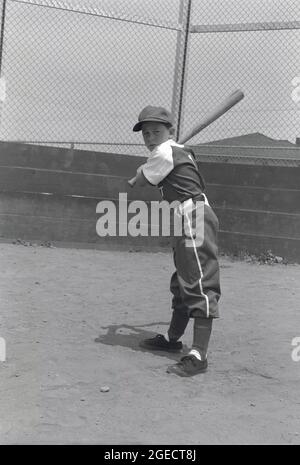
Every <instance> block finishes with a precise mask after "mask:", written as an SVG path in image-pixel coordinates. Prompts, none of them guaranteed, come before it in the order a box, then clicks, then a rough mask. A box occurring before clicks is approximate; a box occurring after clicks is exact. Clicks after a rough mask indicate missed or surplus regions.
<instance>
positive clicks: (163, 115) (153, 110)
mask: <svg viewBox="0 0 300 465" xmlns="http://www.w3.org/2000/svg"><path fill="white" fill-rule="evenodd" d="M138 119H139V122H138V123H136V124H135V125H134V126H133V131H134V132H138V131H140V130H141V129H142V124H143V123H146V122H151V123H152V122H153V123H163V124H167V125H168V126H173V124H174V120H173V116H172V114H171V113H170V112H169V111H168V110H166V109H165V108H163V107H152V106H150V105H149V106H147V107H145V108H144V109H143V110H142V111H141V113H140V114H139V118H138Z"/></svg>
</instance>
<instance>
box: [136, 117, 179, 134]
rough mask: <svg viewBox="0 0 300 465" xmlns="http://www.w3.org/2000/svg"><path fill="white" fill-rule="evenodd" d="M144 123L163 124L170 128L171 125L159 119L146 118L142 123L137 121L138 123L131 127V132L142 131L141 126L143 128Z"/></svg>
mask: <svg viewBox="0 0 300 465" xmlns="http://www.w3.org/2000/svg"><path fill="white" fill-rule="evenodd" d="M144 123H162V124H165V125H166V126H172V124H171V123H169V122H166V120H164V119H160V118H146V119H143V120H142V121H139V122H138V123H136V124H135V125H134V126H133V131H134V132H138V131H141V130H142V126H143V124H144Z"/></svg>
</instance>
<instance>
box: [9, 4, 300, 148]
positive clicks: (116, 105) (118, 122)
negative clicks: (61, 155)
mask: <svg viewBox="0 0 300 465" xmlns="http://www.w3.org/2000/svg"><path fill="white" fill-rule="evenodd" d="M1 3H2V10H1V13H2V14H1V35H0V111H1V113H0V117H1V119H0V140H4V141H21V142H26V143H32V144H46V145H58V146H70V145H71V146H72V147H74V146H76V147H79V148H81V149H93V150H99V151H112V152H119V153H129V154H145V153H146V152H145V150H144V147H143V141H142V138H141V136H140V134H134V133H133V132H132V126H133V124H134V123H135V121H136V118H137V115H138V113H139V112H140V110H141V109H142V108H143V107H144V106H145V105H148V104H153V105H162V106H166V107H168V108H170V109H171V110H172V111H173V113H174V115H175V119H176V135H177V137H179V136H180V135H182V134H184V133H186V132H187V131H188V130H189V129H190V128H191V127H192V126H193V125H194V124H195V122H196V121H198V120H200V119H201V118H202V117H203V116H205V114H206V113H207V112H209V111H210V110H211V109H212V108H214V106H215V105H216V104H218V102H219V101H220V100H223V99H224V97H225V96H226V95H227V94H229V93H231V92H232V91H234V90H236V89H238V88H241V89H242V90H243V91H244V93H245V99H244V100H243V102H242V103H240V104H239V105H237V106H236V107H234V108H233V109H232V110H231V111H230V112H228V113H227V114H226V115H224V116H223V117H222V118H220V119H219V120H218V121H216V122H215V123H213V124H212V125H211V126H209V127H208V128H206V129H205V130H204V131H203V132H202V133H200V134H199V135H197V136H195V137H194V138H193V140H192V141H191V143H193V144H199V143H206V142H212V141H215V142H217V143H218V144H220V143H222V142H223V143H224V144H225V145H226V146H228V145H229V146H230V145H232V146H234V145H238V144H240V143H241V144H243V145H249V139H247V141H246V142H243V136H246V137H248V136H249V135H252V139H251V142H250V145H252V143H253V144H255V143H256V142H255V135H257V138H258V139H259V144H260V145H263V146H265V147H268V146H270V149H271V148H274V144H273V140H274V139H275V140H281V141H287V142H284V146H285V147H286V146H287V145H290V146H291V147H295V141H296V138H299V132H300V129H299V121H300V55H299V45H300V4H299V2H298V1H297V0H285V1H283V0H273V1H272V2H269V1H266V0H260V1H258V0H253V1H252V2H251V3H247V4H245V3H242V2H241V1H240V0H229V1H227V2H223V3H221V4H219V3H218V4H217V3H216V2H215V1H212V0H205V1H203V0H202V1H200V0H144V1H143V2H137V1H132V0H131V1H129V0H121V1H120V0H119V1H116V0H102V1H101V0H85V1H83V0H77V1H76V0H2V2H1ZM218 141H221V142H218ZM241 141H242V142H241ZM278 146H280V142H279V143H278Z"/></svg>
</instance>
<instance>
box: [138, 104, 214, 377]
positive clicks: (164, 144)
mask: <svg viewBox="0 0 300 465" xmlns="http://www.w3.org/2000/svg"><path fill="white" fill-rule="evenodd" d="M133 131H135V132H137V131H142V135H143V138H144V142H145V145H146V147H147V148H148V150H149V151H150V156H149V158H148V159H147V162H146V163H145V164H143V165H142V166H140V167H139V168H138V170H137V173H136V184H135V185H136V186H145V185H147V184H150V185H154V186H158V187H159V188H160V191H161V194H162V197H163V199H164V200H166V201H168V202H173V201H174V200H176V201H178V202H180V203H179V207H178V208H177V214H179V215H182V219H183V220H184V221H182V223H184V224H185V228H183V234H182V235H181V236H176V237H174V238H173V253H174V263H175V267H176V271H175V272H174V273H173V275H172V278H171V286H170V290H171V293H172V294H173V298H172V309H173V314H172V318H171V322H170V325H169V329H168V331H167V333H166V334H165V335H162V334H158V335H156V336H155V337H153V338H150V339H146V340H144V341H143V342H142V343H141V346H142V347H144V348H147V349H149V350H164V351H168V352H180V351H181V350H182V342H181V341H179V339H180V338H181V336H182V335H183V334H184V331H185V329H186V327H187V324H188V322H189V319H190V318H193V319H194V328H193V343H192V349H191V350H190V352H189V353H188V354H187V355H185V356H184V357H182V358H181V360H180V361H179V362H178V363H176V364H175V365H172V366H170V367H168V369H167V372H168V373H175V374H176V375H179V376H193V375H196V374H198V373H202V372H204V371H206V369H207V349H208V344H209V339H210V335H211V330H212V320H213V318H218V317H219V311H218V300H219V298H220V295H221V291H220V282H219V265H218V258H217V231H218V219H217V217H216V215H215V213H214V212H213V210H212V209H211V207H210V206H209V203H208V201H207V198H206V196H205V194H204V193H203V191H204V188H205V186H204V181H203V178H202V176H201V175H200V173H199V171H198V167H197V164H196V162H195V158H194V154H193V152H192V151H191V150H189V149H187V148H185V147H184V146H183V145H179V144H177V143H176V142H174V140H172V135H173V133H174V129H173V118H172V115H171V113H170V112H169V111H168V110H166V109H165V108H162V107H153V106H147V107H145V108H144V109H143V110H142V111H141V113H140V115H139V118H138V123H137V124H135V126H134V128H133ZM197 209H201V212H202V216H200V218H201V219H202V224H201V225H200V230H201V231H202V232H201V233H200V234H199V235H198V237H197V229H195V228H196V226H197V228H198V230H199V224H196V219H197V215H195V212H197ZM199 211H200V210H199ZM203 213H204V214H203ZM198 217H199V216H198ZM186 225H188V227H187V226H186ZM195 231H196V234H195Z"/></svg>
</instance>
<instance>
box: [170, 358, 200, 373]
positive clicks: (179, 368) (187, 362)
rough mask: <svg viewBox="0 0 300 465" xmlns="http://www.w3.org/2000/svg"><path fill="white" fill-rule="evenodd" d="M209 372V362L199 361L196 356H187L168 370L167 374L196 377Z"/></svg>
mask: <svg viewBox="0 0 300 465" xmlns="http://www.w3.org/2000/svg"><path fill="white" fill-rule="evenodd" d="M206 370H207V360H198V358H197V357H195V356H194V355H185V356H184V357H182V359H181V360H180V362H178V363H176V364H175V365H172V366H169V367H168V368H167V373H174V374H175V375H178V376H185V377H187V376H194V375H197V374H198V373H204V372H205V371H206Z"/></svg>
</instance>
